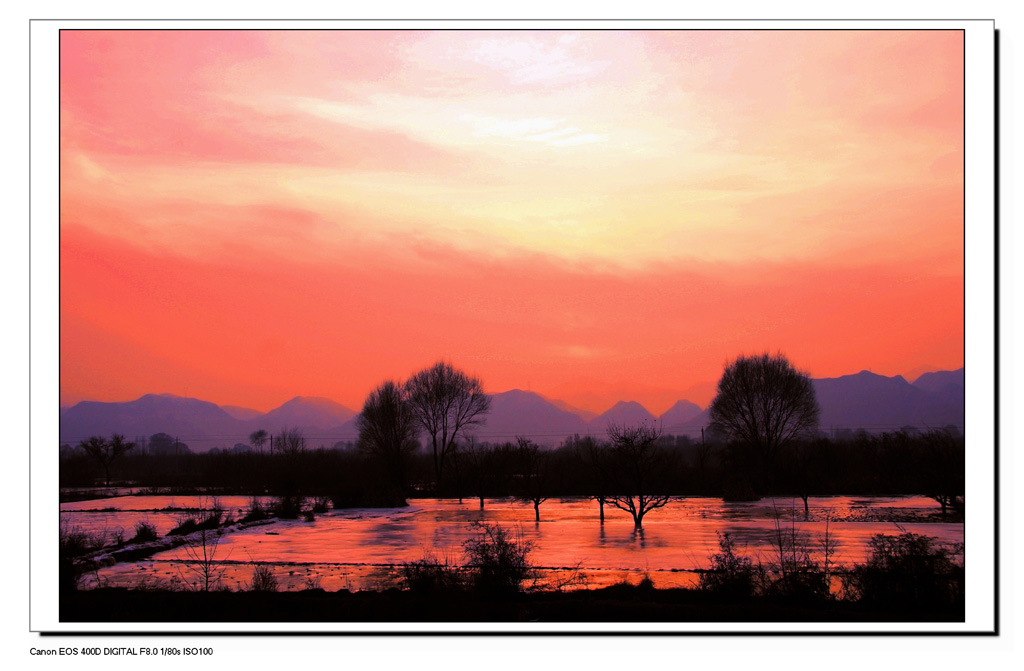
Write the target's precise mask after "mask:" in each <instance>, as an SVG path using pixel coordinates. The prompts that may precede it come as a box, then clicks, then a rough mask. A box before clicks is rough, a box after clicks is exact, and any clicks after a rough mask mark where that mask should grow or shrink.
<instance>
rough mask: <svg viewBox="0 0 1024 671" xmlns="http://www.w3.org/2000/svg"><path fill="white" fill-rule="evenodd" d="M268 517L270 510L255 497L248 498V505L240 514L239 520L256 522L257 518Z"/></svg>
mask: <svg viewBox="0 0 1024 671" xmlns="http://www.w3.org/2000/svg"><path fill="white" fill-rule="evenodd" d="M268 517H270V512H268V511H267V509H266V508H264V507H263V504H262V503H260V500H259V499H258V498H257V497H255V496H254V497H252V498H251V499H249V505H248V507H247V508H246V509H245V515H243V516H242V519H240V520H239V521H240V522H258V521H259V520H265V519H267V518H268Z"/></svg>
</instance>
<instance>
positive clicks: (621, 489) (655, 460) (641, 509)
mask: <svg viewBox="0 0 1024 671" xmlns="http://www.w3.org/2000/svg"><path fill="white" fill-rule="evenodd" d="M608 437H609V438H610V439H611V443H612V450H611V455H610V472H611V474H612V478H613V480H612V493H611V494H609V495H608V496H607V497H606V499H605V500H606V501H608V503H611V504H612V505H613V506H615V507H616V508H618V509H620V510H624V511H626V512H628V513H629V514H630V515H632V516H633V526H634V528H636V529H642V528H643V521H644V515H646V514H647V513H649V512H651V511H652V510H654V509H655V508H661V507H663V506H665V504H667V503H668V502H669V501H670V500H671V498H672V497H671V496H669V495H668V494H667V493H665V492H666V491H667V490H668V484H669V483H668V479H669V475H670V473H671V471H672V470H673V468H672V467H673V466H674V464H673V463H672V460H671V459H670V457H669V455H668V454H667V453H666V452H665V450H664V449H662V448H661V447H660V446H659V445H658V438H660V437H661V429H660V428H657V427H654V426H651V425H647V424H641V425H640V426H633V427H627V426H621V425H618V424H610V425H609V426H608Z"/></svg>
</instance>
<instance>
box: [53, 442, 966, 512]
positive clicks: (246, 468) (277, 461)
mask: <svg viewBox="0 0 1024 671" xmlns="http://www.w3.org/2000/svg"><path fill="white" fill-rule="evenodd" d="M613 428H614V427H613ZM618 428H619V429H620V430H621V429H622V428H626V427H618ZM290 433H291V438H292V441H291V443H290V444H286V445H287V447H286V448H285V449H277V450H275V451H274V452H273V453H270V452H256V451H238V452H217V453H203V454H192V453H173V452H160V453H155V454H154V453H148V454H143V453H134V452H133V451H132V450H129V451H127V452H125V453H123V454H122V455H121V456H120V457H119V458H118V460H117V461H114V462H109V461H107V462H103V461H101V460H97V459H96V458H95V457H94V456H91V455H90V454H89V453H88V452H87V451H85V450H83V449H80V448H67V449H64V450H62V453H61V454H62V458H61V460H60V468H59V478H60V485H61V487H65V488H74V487H92V486H97V485H98V484H102V483H104V482H107V481H108V477H109V482H110V484H111V485H112V486H117V485H121V486H129V487H133V488H152V489H173V490H178V491H191V490H195V491H200V490H201V491H205V492H208V493H209V492H215V493H222V494H244V495H254V494H265V495H272V496H290V497H296V498H299V499H301V498H302V497H320V498H323V497H329V498H330V499H331V500H332V501H333V503H334V506H335V507H338V508H341V507H392V506H398V505H403V504H404V503H405V500H406V498H409V497H452V498H455V497H457V498H460V499H479V500H480V505H481V506H483V505H485V500H486V499H487V498H496V497H510V496H515V497H518V498H520V499H522V500H524V501H528V502H531V503H532V504H533V505H534V508H535V510H536V511H537V516H538V519H539V518H540V515H541V514H542V504H543V502H544V501H545V500H546V499H547V498H549V497H560V496H565V497H569V496H589V497H593V498H595V499H597V500H599V501H601V502H602V504H604V503H609V504H614V501H612V499H613V498H615V497H620V496H623V495H624V493H625V494H638V495H645V496H648V497H649V496H712V497H721V498H723V499H726V500H737V501H740V500H754V499H757V498H760V497H763V496H796V497H803V498H804V501H805V503H806V498H807V497H809V496H823V495H836V494H847V495H865V496H896V495H907V494H918V495H925V496H930V497H932V498H934V499H935V500H936V502H937V503H938V504H939V505H940V506H941V508H942V511H943V513H945V512H947V511H948V510H950V509H954V510H956V511H958V512H960V513H962V512H963V496H964V468H965V452H964V439H963V437H962V436H960V435H959V434H958V433H957V432H955V431H953V430H948V429H943V430H932V431H928V432H923V433H917V432H912V431H896V432H890V433H883V434H880V435H872V434H868V433H867V432H864V431H859V432H848V433H847V434H846V435H845V436H841V437H837V438H817V439H813V440H803V441H797V442H794V443H792V444H791V445H789V446H788V447H787V448H786V449H785V450H782V451H781V452H780V454H779V455H778V457H777V458H775V459H773V460H772V462H771V463H770V464H769V465H766V464H765V462H764V461H763V460H760V459H758V458H756V455H755V454H753V453H752V452H751V450H753V449H755V448H752V447H750V446H749V445H748V444H747V443H743V442H740V441H727V440H724V439H722V438H721V437H720V436H718V437H716V436H715V435H713V434H710V433H709V434H708V435H707V436H706V437H705V438H704V439H699V438H698V439H693V438H690V437H688V436H673V435H660V432H657V431H654V432H653V433H652V434H651V435H649V436H644V437H645V438H650V439H651V440H650V442H649V444H648V445H647V446H646V448H645V450H646V451H644V452H643V453H640V452H639V451H637V450H633V452H629V451H628V450H624V449H622V445H621V444H617V443H616V441H615V435H614V434H612V435H610V437H609V439H608V440H597V439H594V438H593V437H591V436H579V435H575V436H569V437H567V438H566V439H565V440H564V441H562V443H561V444H560V445H559V446H558V447H556V448H542V447H539V446H537V445H536V444H534V443H532V442H531V441H529V440H527V439H523V438H521V439H519V440H518V441H516V442H505V443H499V444H490V443H486V442H483V443H477V442H475V441H473V440H472V439H468V440H463V441H461V442H460V443H459V444H458V445H457V446H456V447H455V448H454V449H453V450H452V451H451V453H450V455H449V456H448V459H449V463H448V464H447V465H446V467H445V470H444V472H443V474H442V479H441V480H440V481H438V480H437V468H436V462H435V459H434V455H433V454H432V453H431V452H430V450H429V449H419V450H415V451H410V452H409V453H408V454H404V455H403V461H404V463H403V465H402V479H401V480H400V481H399V480H396V479H395V477H394V464H393V463H392V462H391V461H389V460H386V459H383V458H381V455H380V454H378V453H376V452H374V451H373V450H366V449H360V448H358V447H356V446H355V445H351V444H349V445H348V446H345V445H341V446H337V447H334V448H324V447H320V448H316V449H308V448H307V447H306V446H305V441H304V439H303V438H302V435H301V432H299V431H295V430H293V431H292V432H290ZM633 447H636V445H634V446H633ZM108 469H109V474H108ZM644 469H646V470H644ZM637 478H640V480H638V479H637ZM620 507H621V506H620ZM624 509H625V508H624ZM602 512H603V510H602ZM638 526H639V525H638Z"/></svg>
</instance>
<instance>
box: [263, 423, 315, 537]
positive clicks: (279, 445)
mask: <svg viewBox="0 0 1024 671" xmlns="http://www.w3.org/2000/svg"><path fill="white" fill-rule="evenodd" d="M272 443H273V445H274V448H273V449H272V450H271V451H272V452H273V450H277V456H276V457H274V456H273V455H272V456H271V458H272V459H274V460H276V462H277V463H276V464H275V468H276V471H275V473H274V480H276V483H275V484H276V486H275V489H276V490H277V497H278V501H277V515H278V516H279V517H281V518H284V519H295V518H297V517H298V516H299V513H300V512H301V511H302V506H303V504H304V502H305V494H306V493H308V487H306V485H307V484H308V476H307V474H306V473H304V472H303V471H304V469H303V461H304V459H303V455H304V453H305V452H306V437H305V435H303V433H302V429H287V428H285V429H281V432H280V433H278V434H277V435H276V436H274V437H273V439H272Z"/></svg>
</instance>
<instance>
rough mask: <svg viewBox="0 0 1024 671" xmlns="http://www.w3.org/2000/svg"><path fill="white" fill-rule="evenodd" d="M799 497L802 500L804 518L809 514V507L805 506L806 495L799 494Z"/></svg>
mask: <svg viewBox="0 0 1024 671" xmlns="http://www.w3.org/2000/svg"><path fill="white" fill-rule="evenodd" d="M800 498H802V499H803V500H804V519H807V516H808V515H810V514H811V509H810V508H809V507H808V506H807V495H801V496H800Z"/></svg>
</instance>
